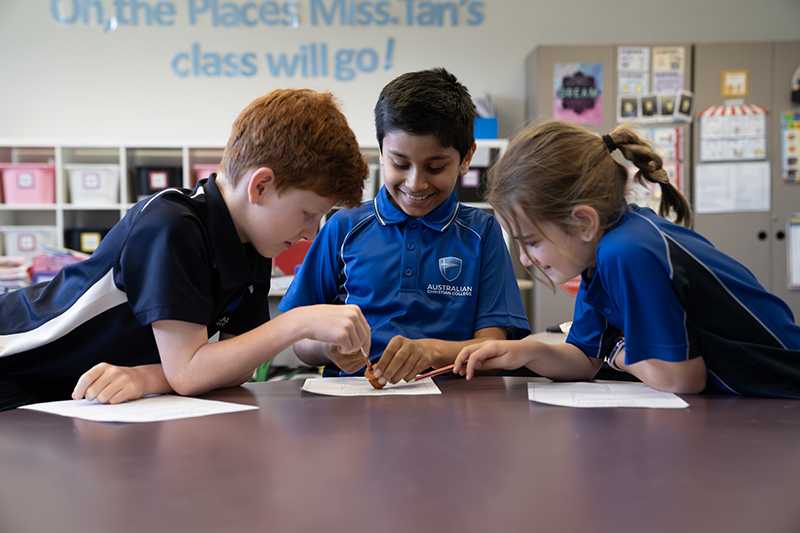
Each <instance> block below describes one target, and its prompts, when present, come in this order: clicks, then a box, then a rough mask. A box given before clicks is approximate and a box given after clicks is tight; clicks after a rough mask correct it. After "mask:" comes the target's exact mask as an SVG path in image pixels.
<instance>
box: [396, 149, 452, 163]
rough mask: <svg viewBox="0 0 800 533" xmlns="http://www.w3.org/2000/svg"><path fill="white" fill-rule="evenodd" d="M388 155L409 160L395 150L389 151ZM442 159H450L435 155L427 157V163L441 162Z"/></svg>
mask: <svg viewBox="0 0 800 533" xmlns="http://www.w3.org/2000/svg"><path fill="white" fill-rule="evenodd" d="M389 153H390V154H392V155H395V156H397V157H402V158H403V159H409V157H408V156H407V155H405V154H403V153H401V152H397V151H395V150H389ZM443 159H450V157H449V156H446V155H435V156H432V157H429V158H428V159H427V161H439V160H443Z"/></svg>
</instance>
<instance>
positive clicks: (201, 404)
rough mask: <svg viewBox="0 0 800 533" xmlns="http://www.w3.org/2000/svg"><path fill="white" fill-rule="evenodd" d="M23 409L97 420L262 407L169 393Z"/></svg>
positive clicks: (134, 419) (188, 415)
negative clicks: (130, 400)
mask: <svg viewBox="0 0 800 533" xmlns="http://www.w3.org/2000/svg"><path fill="white" fill-rule="evenodd" d="M20 409H30V410H32V411H41V412H43V413H52V414H54V415H61V416H71V417H74V418H82V419H84V420H93V421H95V422H160V421H162V420H177V419H179V418H191V417H195V416H206V415H218V414H223V413H236V412H239V411H251V410H253V409H258V407H257V406H255V405H242V404H238V403H230V402H218V401H215V400H201V399H199V398H187V397H184V396H174V395H169V394H168V395H164V396H151V397H149V398H142V399H140V400H134V401H132V402H125V403H120V404H116V405H108V404H101V403H97V402H93V401H90V400H65V401H62V402H45V403H35V404H32V405H26V406H24V407H20Z"/></svg>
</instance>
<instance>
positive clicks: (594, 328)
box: [566, 281, 621, 359]
mask: <svg viewBox="0 0 800 533" xmlns="http://www.w3.org/2000/svg"><path fill="white" fill-rule="evenodd" d="M620 336H621V332H620V331H619V330H617V329H616V328H614V327H613V326H611V325H610V324H609V323H608V320H606V318H605V317H604V316H603V315H602V314H601V313H600V312H599V311H597V310H596V309H595V308H593V307H592V306H591V305H590V304H589V303H587V302H586V282H585V281H581V285H580V288H579V289H578V294H577V295H576V297H575V311H574V313H573V315H572V326H570V328H569V334H567V339H566V342H567V343H568V344H572V345H573V346H575V347H577V348H578V349H579V350H580V351H582V352H583V353H584V354H585V355H586V356H587V357H594V358H599V359H602V358H604V357H606V356H607V355H608V354H609V352H610V351H611V348H612V347H613V346H614V344H615V343H616V342H617V340H618V339H619V337H620Z"/></svg>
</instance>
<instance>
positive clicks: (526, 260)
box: [519, 248, 536, 268]
mask: <svg viewBox="0 0 800 533" xmlns="http://www.w3.org/2000/svg"><path fill="white" fill-rule="evenodd" d="M535 261H536V260H535V259H534V258H533V257H531V256H529V255H528V253H527V252H526V251H525V250H524V249H522V248H520V251H519V262H520V264H521V265H522V266H524V267H525V268H531V267H532V266H533V265H534V263H535Z"/></svg>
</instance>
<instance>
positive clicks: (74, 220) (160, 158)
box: [0, 139, 508, 247]
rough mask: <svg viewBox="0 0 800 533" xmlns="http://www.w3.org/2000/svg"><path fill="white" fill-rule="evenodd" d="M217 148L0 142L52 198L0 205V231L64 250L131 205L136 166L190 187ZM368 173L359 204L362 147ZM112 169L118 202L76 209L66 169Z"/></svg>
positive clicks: (6, 159)
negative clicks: (38, 166) (42, 238)
mask: <svg viewBox="0 0 800 533" xmlns="http://www.w3.org/2000/svg"><path fill="white" fill-rule="evenodd" d="M477 143H478V147H479V149H492V148H497V149H499V150H500V153H501V154H502V152H503V151H504V150H505V149H506V148H507V146H508V141H507V140H505V139H497V140H478V141H477ZM223 146H224V145H223V144H220V143H214V142H206V141H199V142H196V143H187V144H180V145H178V144H154V143H151V142H147V141H143V142H123V143H114V142H109V141H108V140H100V139H92V140H86V141H82V142H75V141H68V142H64V141H59V140H54V141H41V140H39V141H31V140H29V139H0V163H48V164H52V165H54V167H55V187H56V195H55V196H56V198H55V203H52V204H6V203H0V226H51V227H53V228H55V231H56V236H57V246H59V247H64V232H65V230H68V229H71V228H79V227H105V228H110V227H111V226H113V225H114V224H115V223H116V222H118V221H119V220H120V219H121V218H122V217H123V216H124V215H125V213H126V211H127V210H128V209H129V208H130V207H131V206H132V205H133V203H134V202H135V201H136V193H135V187H134V180H135V179H136V178H135V175H134V174H133V170H134V168H135V167H137V166H139V165H167V166H174V167H181V169H182V177H181V185H182V186H183V187H186V188H191V187H193V185H194V182H195V180H194V176H193V171H192V167H193V165H196V164H217V163H219V162H220V161H221V159H222V152H223ZM361 149H362V152H363V153H364V155H365V157H366V159H367V162H368V164H369V166H370V172H371V173H374V174H373V176H374V178H373V179H372V180H371V181H370V184H371V190H369V191H365V198H371V197H372V196H374V195H375V193H377V190H378V188H379V187H380V185H381V184H382V182H383V179H382V177H381V176H380V171H379V165H378V146H377V144H375V145H362V147H361ZM73 164H106V165H109V164H110V165H117V166H119V170H120V187H119V189H120V190H119V196H118V200H119V201H118V202H114V203H109V204H102V205H100V204H76V203H73V202H72V201H71V199H70V195H69V183H68V181H69V180H68V176H67V172H66V166H67V165H73ZM465 203H466V205H471V206H475V207H479V208H482V209H490V206H489V204H487V203H485V202H465Z"/></svg>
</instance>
